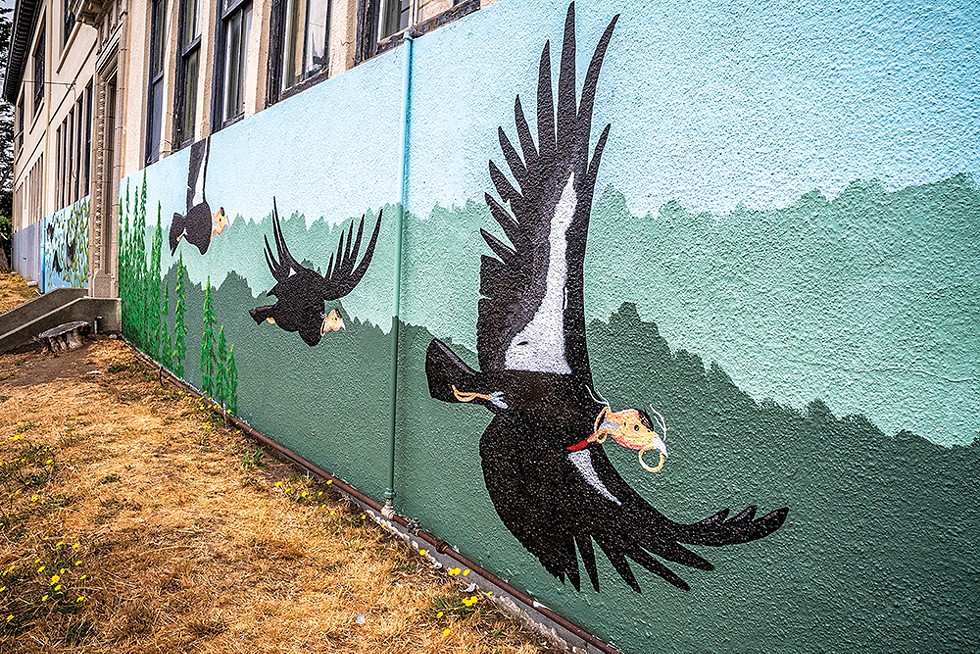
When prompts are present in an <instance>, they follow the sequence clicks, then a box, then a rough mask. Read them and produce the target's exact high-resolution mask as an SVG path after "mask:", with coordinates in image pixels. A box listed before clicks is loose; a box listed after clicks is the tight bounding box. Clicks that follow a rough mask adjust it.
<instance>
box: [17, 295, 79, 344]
mask: <svg viewBox="0 0 980 654" xmlns="http://www.w3.org/2000/svg"><path fill="white" fill-rule="evenodd" d="M86 295H88V291H87V290H86V289H84V288H56V289H54V290H53V291H51V292H49V293H46V294H44V295H41V296H40V297H36V298H34V299H33V300H31V301H30V302H27V303H26V304H22V305H20V306H19V307H15V308H13V309H11V310H10V311H8V312H6V313H0V334H6V333H7V332H9V331H11V330H13V329H16V328H17V327H18V326H20V325H24V324H27V323H29V322H30V321H32V320H34V319H36V318H40V317H41V316H43V315H44V314H46V313H51V312H52V311H54V310H55V309H57V308H58V307H63V306H65V305H66V304H68V303H69V302H74V301H75V300H77V299H78V298H81V297H85V296H86Z"/></svg>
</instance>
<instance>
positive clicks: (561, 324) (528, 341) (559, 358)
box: [504, 173, 578, 374]
mask: <svg viewBox="0 0 980 654" xmlns="http://www.w3.org/2000/svg"><path fill="white" fill-rule="evenodd" d="M574 176H575V173H572V174H571V175H569V177H568V183H567V184H566V185H565V189H564V190H563V191H562V192H561V198H559V200H558V206H556V207H555V216H554V218H552V220H551V232H550V233H549V234H548V242H549V243H550V249H549V252H548V276H547V281H546V283H545V291H544V299H543V300H541V305H540V306H539V307H538V310H537V311H536V312H535V314H534V317H533V318H532V319H531V322H529V323H528V324H527V326H526V327H524V329H522V330H521V331H520V333H519V334H517V336H515V337H514V338H513V339H512V340H511V342H510V345H509V346H508V347H507V353H506V355H505V356H504V368H506V369H508V370H528V371H532V372H554V373H559V374H570V373H571V372H572V369H571V368H570V367H569V365H568V361H567V360H566V359H565V316H564V308H565V282H566V280H567V278H568V259H567V256H566V255H567V253H568V238H567V235H568V228H569V227H571V225H572V219H573V218H574V217H575V207H576V205H577V204H578V196H577V195H576V194H575V188H574V185H573V182H574Z"/></svg>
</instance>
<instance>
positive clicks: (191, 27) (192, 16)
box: [180, 0, 201, 46]
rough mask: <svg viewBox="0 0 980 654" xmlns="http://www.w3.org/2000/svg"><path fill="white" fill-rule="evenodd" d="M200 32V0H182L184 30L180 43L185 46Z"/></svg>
mask: <svg viewBox="0 0 980 654" xmlns="http://www.w3.org/2000/svg"><path fill="white" fill-rule="evenodd" d="M200 34H201V0H184V32H183V34H181V39H180V41H181V44H182V45H184V46H186V45H187V44H189V43H190V42H191V41H193V40H194V39H196V38H197V37H198V36H200Z"/></svg>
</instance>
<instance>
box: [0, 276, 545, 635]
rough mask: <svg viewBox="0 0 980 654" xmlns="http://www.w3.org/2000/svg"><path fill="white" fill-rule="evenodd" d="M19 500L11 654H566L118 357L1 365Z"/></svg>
mask: <svg viewBox="0 0 980 654" xmlns="http://www.w3.org/2000/svg"><path fill="white" fill-rule="evenodd" d="M25 289H26V287H25ZM0 494H2V497H0V501H2V504H0V509H2V510H0V651H3V652H18V653H28V652H66V651H71V652H111V653H114V654H116V653H118V654H122V653H128V652H216V653H217V652H222V653H224V652H250V653H251V652H281V653H287V652H303V653H304V654H306V653H308V652H338V653H358V652H364V653H370V654H380V653H388V652H406V653H407V652H466V653H471V652H487V653H490V652H501V653H516V652H521V653H530V652H549V651H555V650H553V649H552V648H551V647H550V646H547V645H544V644H542V639H541V637H539V636H536V635H535V634H533V633H531V632H529V631H526V630H524V629H523V628H522V627H521V626H519V625H518V624H517V623H515V622H513V621H511V620H509V619H508V618H506V617H505V616H503V615H502V614H501V613H499V612H498V611H497V610H496V609H495V608H494V607H493V606H492V604H491V603H490V602H489V600H488V599H487V598H486V597H484V596H482V595H480V594H479V593H478V592H476V593H474V592H465V589H464V587H463V586H462V585H460V582H459V581H457V580H458V579H461V576H460V577H454V578H449V577H447V576H446V575H445V572H444V571H443V572H440V571H436V570H434V569H433V568H432V567H431V566H430V564H429V563H428V561H427V559H425V558H424V557H422V556H420V555H419V553H418V552H415V551H411V550H410V549H409V548H408V546H407V545H405V544H404V543H403V542H402V541H401V540H398V539H396V538H394V537H392V536H390V535H388V534H387V533H386V532H384V531H383V530H381V529H380V528H379V527H377V526H376V525H374V524H373V523H372V522H371V520H369V519H366V517H365V516H364V514H363V513H362V512H361V511H359V510H357V508H356V507H355V506H353V505H351V504H349V503H347V502H346V501H344V500H342V499H341V498H340V497H339V496H338V495H337V494H336V493H334V491H333V489H332V488H331V486H330V485H328V484H326V483H324V482H320V481H317V480H315V479H311V478H307V477H304V476H302V475H300V474H298V473H297V470H296V468H294V467H292V466H290V465H288V464H286V463H284V462H282V461H279V460H276V459H274V458H273V457H272V456H271V455H270V454H268V453H266V452H265V451H263V450H262V449H261V448H259V447H258V446H257V445H256V444H255V443H254V442H251V441H250V440H248V439H247V438H246V437H244V436H243V435H242V434H241V433H240V432H238V431H237V430H235V429H229V428H226V427H224V426H223V425H222V423H221V421H220V420H218V419H216V418H215V417H214V416H213V415H212V414H211V413H210V412H209V411H208V410H207V409H206V408H204V407H203V405H202V404H201V402H200V401H199V400H197V399H194V398H192V397H191V396H189V395H187V394H186V393H183V392H182V391H179V390H178V389H176V388H173V387H167V388H161V386H160V384H159V382H158V381H157V375H156V372H155V371H154V370H152V369H149V368H147V367H145V366H144V365H143V364H141V363H140V362H138V361H137V360H136V359H135V358H134V356H133V351H132V350H131V349H130V348H129V346H127V345H126V344H124V343H123V342H121V341H119V340H113V339H110V338H100V339H98V340H96V341H94V342H92V343H91V344H89V345H88V346H87V347H85V348H83V349H81V350H77V351H74V352H69V353H66V354H64V355H62V356H59V357H54V356H52V355H50V354H48V355H44V354H41V353H29V354H25V355H5V356H0ZM474 598H475V599H474ZM463 600H466V602H464V601H463Z"/></svg>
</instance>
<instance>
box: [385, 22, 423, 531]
mask: <svg viewBox="0 0 980 654" xmlns="http://www.w3.org/2000/svg"><path fill="white" fill-rule="evenodd" d="M404 40H405V71H404V79H403V82H402V91H403V95H402V121H401V122H402V124H401V131H402V153H401V154H402V156H401V171H400V175H399V179H400V182H401V193H400V197H399V201H398V212H397V214H396V221H397V222H396V224H395V273H394V284H393V286H394V300H393V306H392V312H391V348H390V352H389V357H390V364H389V366H390V367H389V370H388V398H389V400H390V407H389V411H388V486H387V488H385V495H384V500H385V503H384V507H383V509H382V513H383V514H384V515H385V517H387V518H391V517H392V516H394V515H395V434H396V433H397V428H398V331H399V330H398V325H399V320H400V317H401V299H402V238H403V233H404V230H405V213H406V207H407V205H408V166H409V154H410V152H409V139H410V136H411V134H410V132H411V115H412V53H413V52H414V49H415V36H414V34H413V33H412V30H409V31H408V32H406V34H405V39H404Z"/></svg>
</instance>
